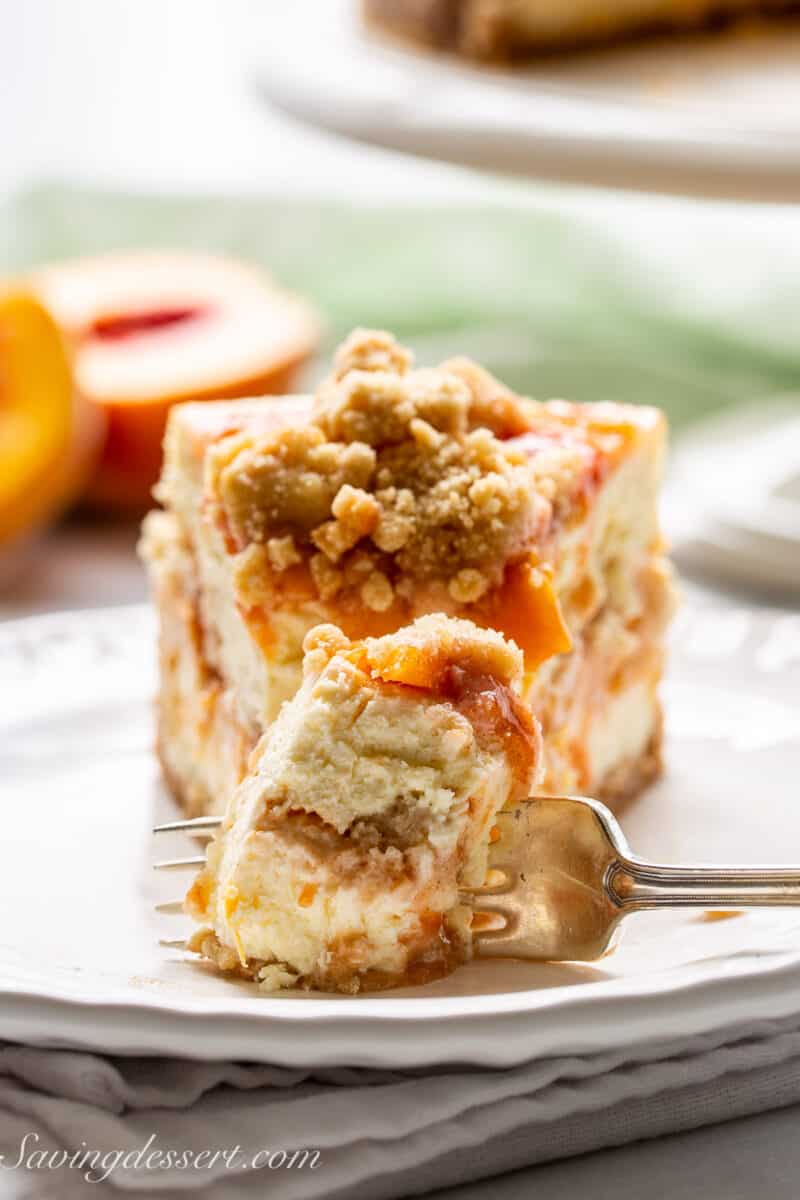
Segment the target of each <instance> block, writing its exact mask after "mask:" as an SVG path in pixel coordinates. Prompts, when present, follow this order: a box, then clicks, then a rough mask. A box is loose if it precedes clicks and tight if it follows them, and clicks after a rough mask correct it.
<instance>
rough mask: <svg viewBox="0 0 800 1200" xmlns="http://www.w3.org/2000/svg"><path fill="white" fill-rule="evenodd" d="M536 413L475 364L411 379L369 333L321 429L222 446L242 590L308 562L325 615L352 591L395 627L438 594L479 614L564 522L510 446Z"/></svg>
mask: <svg viewBox="0 0 800 1200" xmlns="http://www.w3.org/2000/svg"><path fill="white" fill-rule="evenodd" d="M530 411H531V402H529V401H525V400H521V399H520V398H519V397H516V396H514V395H513V393H511V392H509V391H508V389H506V388H504V387H503V386H502V385H501V384H499V383H497V381H496V380H494V379H492V377H491V376H490V375H489V374H488V373H487V372H485V371H483V370H481V368H479V367H477V366H475V365H474V364H472V363H470V362H468V361H466V360H454V361H453V362H452V363H450V364H446V365H445V366H443V367H441V368H437V369H417V370H414V369H412V366H411V356H410V354H409V353H408V351H406V350H404V349H403V348H402V347H401V346H399V345H398V344H397V343H396V342H395V340H394V338H392V337H391V336H390V335H389V334H387V333H377V332H371V331H364V330H360V331H357V332H356V333H354V334H352V335H351V336H350V338H348V340H347V341H346V342H345V343H344V345H343V346H342V347H341V348H340V350H339V352H338V353H337V355H336V358H335V365H334V371H333V374H332V375H331V376H330V377H329V378H328V379H327V380H326V381H325V382H324V383H323V384H322V386H321V387H320V389H319V391H318V393H317V396H316V400H315V406H314V411H313V415H312V419H311V421H310V423H308V424H306V425H304V426H302V427H300V428H289V429H286V428H284V429H279V430H276V431H273V432H268V433H264V434H261V435H250V436H248V435H243V434H237V435H235V436H232V437H229V438H225V439H223V440H222V441H220V442H219V443H218V444H217V445H216V446H214V447H212V449H211V450H210V452H209V455H208V460H207V464H206V469H207V474H206V484H207V490H208V493H209V494H210V495H211V497H212V498H213V499H214V500H215V501H216V503H217V505H218V507H219V515H220V517H221V523H222V524H223V526H224V528H225V530H226V532H227V533H228V535H229V536H230V538H231V539H232V541H233V545H234V547H235V548H236V549H237V550H238V551H239V552H240V553H243V554H244V555H245V556H247V557H246V559H245V560H244V563H245V565H244V570H243V576H244V577H245V578H249V577H251V576H252V574H253V570H252V568H253V565H254V563H255V561H256V557H257V558H258V561H259V562H261V563H264V564H266V565H268V567H270V568H271V569H272V571H274V572H278V573H280V572H282V571H284V570H286V569H287V567H289V566H293V565H295V564H298V563H300V562H305V563H306V564H307V566H308V569H309V571H310V575H311V579H312V581H313V585H314V587H315V588H316V590H317V593H318V595H319V596H320V597H321V598H322V599H323V600H330V599H332V598H333V597H335V596H337V595H339V594H340V593H343V592H348V591H349V592H352V593H353V594H354V595H357V596H358V597H360V600H361V602H362V603H363V604H364V605H365V606H366V607H367V608H369V609H371V610H372V611H374V612H376V613H382V612H385V611H387V610H388V609H389V608H391V606H392V604H393V603H394V601H395V599H396V597H397V596H398V595H401V596H402V595H404V594H405V595H408V594H410V592H411V590H413V587H414V585H415V584H416V583H418V582H434V581H436V582H439V583H441V584H442V585H443V587H444V589H446V590H447V591H448V592H449V595H450V596H451V598H452V599H453V600H454V601H455V602H457V603H461V604H468V603H472V602H474V601H476V600H478V599H480V597H481V596H483V595H484V593H485V592H486V591H487V590H488V589H489V588H490V587H492V586H494V585H496V584H498V583H499V582H500V581H501V580H502V577H503V571H504V568H505V565H506V564H507V563H508V562H509V561H511V560H514V559H515V558H520V557H522V556H524V555H526V554H527V553H528V552H529V550H530V548H531V546H532V544H533V543H534V542H535V541H536V540H537V538H540V537H541V536H542V535H543V534H544V532H545V531H546V529H547V526H548V522H549V520H550V518H551V516H552V506H551V504H550V500H549V499H548V498H547V496H546V495H545V494H544V491H543V490H540V489H537V488H536V487H535V486H532V474H531V469H530V463H529V455H528V454H526V452H525V449H524V447H522V448H520V447H517V446H515V445H514V444H513V442H512V441H509V440H508V439H513V438H514V437H516V436H517V435H519V434H520V433H521V432H522V431H524V430H525V429H527V428H529V425H530ZM254 545H255V546H259V547H261V546H263V547H265V550H264V552H263V553H261V552H259V553H258V554H257V555H256V556H254V554H253V551H252V549H251V548H252V547H253V546H254ZM240 573H241V572H240ZM250 590H251V591H252V587H251V589H250Z"/></svg>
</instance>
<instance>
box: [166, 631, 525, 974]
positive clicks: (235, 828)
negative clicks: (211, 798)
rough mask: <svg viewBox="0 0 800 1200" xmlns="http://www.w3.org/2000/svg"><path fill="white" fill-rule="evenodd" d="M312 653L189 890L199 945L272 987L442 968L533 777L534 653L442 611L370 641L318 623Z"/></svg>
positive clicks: (458, 952) (461, 946) (463, 949)
mask: <svg viewBox="0 0 800 1200" xmlns="http://www.w3.org/2000/svg"><path fill="white" fill-rule="evenodd" d="M304 649H305V655H304V662H303V675H304V679H303V683H302V685H301V687H300V689H299V691H298V692H297V694H296V695H295V697H294V699H293V700H291V701H290V702H289V703H288V704H286V705H285V706H284V707H283V709H282V710H281V713H280V715H279V717H278V719H277V720H276V721H275V722H274V724H273V725H272V726H271V727H270V728H269V730H268V731H267V732H266V733H265V734H264V736H263V737H262V739H261V740H260V741H259V743H258V745H257V747H256V749H255V751H254V752H253V754H252V757H251V759H250V765H249V769H248V771H247V774H246V775H245V777H244V779H243V781H242V783H241V784H240V785H239V787H238V789H237V790H236V791H235V793H234V795H233V798H232V800H231V801H230V803H229V805H228V809H227V812H226V815H225V819H224V822H223V825H222V829H221V831H220V832H219V834H218V835H217V836H216V838H215V840H214V841H213V842H212V844H211V845H210V847H209V850H208V852H207V866H206V868H205V869H204V870H203V871H202V872H201V874H200V875H199V877H198V879H197V880H196V882H195V883H194V885H193V887H192V889H191V891H190V892H189V894H188V897H187V909H188V911H189V913H190V914H191V915H192V916H193V917H194V918H195V919H196V920H197V921H199V922H201V923H202V924H203V926H204V928H202V929H201V930H200V931H198V932H197V933H196V934H195V936H194V938H193V940H192V942H191V948H192V949H194V950H197V951H198V952H199V953H201V954H203V955H205V956H207V957H208V958H210V959H212V960H213V961H214V962H215V963H216V964H217V965H218V966H219V967H220V968H222V969H223V970H230V971H235V972H237V973H239V974H243V975H246V976H248V977H252V978H255V979H258V980H259V982H260V983H261V985H262V986H263V987H264V988H266V989H273V988H276V987H283V986H291V985H292V984H298V985H301V986H306V987H314V988H320V989H323V990H331V991H344V992H357V991H359V990H362V989H375V988H383V987H391V986H396V985H398V984H404V983H420V982H424V981H425V980H428V979H431V978H434V977H436V976H439V975H442V974H445V973H446V972H447V971H449V970H451V969H452V968H453V967H454V966H456V965H457V964H458V963H459V962H462V961H464V960H465V959H467V958H468V957H469V954H470V941H471V932H470V910H469V909H468V908H466V907H465V906H463V905H462V904H460V903H459V888H460V887H469V886H471V885H472V886H474V885H479V884H481V883H482V882H483V880H484V877H485V875H486V867H487V853H488V846H489V842H490V839H491V837H492V829H493V824H494V817H495V814H496V813H497V812H498V810H499V809H501V808H503V807H504V806H505V805H506V804H509V803H514V801H515V800H519V799H521V798H522V797H524V796H526V795H528V794H529V792H530V790H531V787H532V786H533V785H534V784H535V782H536V778H537V773H538V768H539V764H540V760H541V736H540V732H539V727H538V724H537V723H536V721H535V720H534V718H533V717H532V716H531V713H530V710H529V709H528V708H527V706H526V705H524V704H523V703H522V701H521V699H520V694H519V693H520V688H521V684H522V677H523V658H522V654H521V652H520V651H519V650H518V649H517V648H516V646H514V645H513V644H511V643H510V642H508V641H506V640H505V639H504V638H503V637H502V636H501V635H500V634H498V633H496V632H494V631H493V630H488V629H481V628H479V627H478V626H476V625H473V624H472V623H471V622H468V621H461V620H456V619H453V618H449V617H445V616H442V615H430V616H425V617H421V618H420V619H419V620H417V621H416V622H415V623H414V624H413V625H411V626H407V627H405V628H403V629H401V630H399V631H398V632H396V633H393V634H387V635H385V636H384V637H381V638H367V639H366V640H364V641H357V642H351V641H349V640H348V638H347V637H345V635H344V634H343V633H342V632H341V631H340V630H339V629H337V628H336V627H335V626H332V625H321V626H318V627H317V628H316V629H314V630H312V631H311V632H310V633H309V634H308V635H307V636H306V638H305V647H304Z"/></svg>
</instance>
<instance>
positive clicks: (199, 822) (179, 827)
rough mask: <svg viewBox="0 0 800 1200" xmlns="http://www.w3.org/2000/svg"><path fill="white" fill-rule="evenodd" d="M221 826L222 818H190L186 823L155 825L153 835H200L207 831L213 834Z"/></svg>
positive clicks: (172, 822)
mask: <svg viewBox="0 0 800 1200" xmlns="http://www.w3.org/2000/svg"><path fill="white" fill-rule="evenodd" d="M221 824H222V817H192V818H191V819H190V820H186V821H167V822H166V824H165V825H156V827H155V829H154V830H153V833H202V832H203V831H204V830H209V831H210V832H212V833H213V831H214V830H215V829H219V827H220V825H221Z"/></svg>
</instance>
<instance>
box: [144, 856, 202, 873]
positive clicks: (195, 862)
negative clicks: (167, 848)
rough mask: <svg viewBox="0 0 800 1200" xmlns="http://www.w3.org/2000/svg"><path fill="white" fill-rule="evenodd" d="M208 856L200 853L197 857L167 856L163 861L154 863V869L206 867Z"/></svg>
mask: <svg viewBox="0 0 800 1200" xmlns="http://www.w3.org/2000/svg"><path fill="white" fill-rule="evenodd" d="M205 863H206V856H205V855H204V854H200V855H198V856H197V857H196V858H165V859H162V861H161V862H157V863H153V870H154V871H180V870H181V869H182V868H184V867H204V866H205Z"/></svg>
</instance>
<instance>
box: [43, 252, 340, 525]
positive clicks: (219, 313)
mask: <svg viewBox="0 0 800 1200" xmlns="http://www.w3.org/2000/svg"><path fill="white" fill-rule="evenodd" d="M33 283H34V286H35V287H36V289H37V290H38V292H39V294H40V295H41V296H42V297H43V298H44V300H45V302H46V303H47V305H48V306H49V307H50V308H51V310H52V312H53V313H54V314H55V316H56V319H57V320H58V321H59V323H60V324H61V327H62V329H63V330H64V332H65V333H66V334H67V336H68V338H69V339H70V341H71V343H72V345H73V346H74V348H75V371H76V378H77V383H78V387H79V390H80V391H81V393H82V395H84V396H85V397H86V398H87V399H88V400H90V401H91V402H92V403H94V404H95V405H96V406H97V407H98V408H100V409H102V411H103V412H104V413H105V414H106V416H107V418H108V435H107V440H106V445H105V449H104V453H103V458H102V462H101V465H100V469H99V471H98V473H97V476H96V478H95V479H94V481H93V483H92V486H91V488H90V492H89V499H90V501H92V502H93V503H95V504H97V505H99V506H102V507H110V508H116V509H139V508H142V507H145V506H146V505H148V504H149V503H150V492H151V488H152V486H153V484H154V483H155V481H156V479H157V477H158V473H159V470H160V466H161V441H162V438H163V435H164V426H165V423H166V417H167V412H168V409H169V407H170V405H172V404H174V403H175V402H176V401H179V400H207V399H220V398H235V397H239V396H248V395H259V394H263V393H277V392H284V391H288V390H289V389H290V387H291V383H292V378H293V376H294V375H295V373H296V371H297V370H298V368H299V367H300V366H301V365H302V364H303V363H304V362H305V361H306V359H307V358H308V356H309V355H310V354H311V352H312V351H313V350H314V348H315V346H316V344H317V340H318V335H319V326H318V322H317V319H316V316H315V315H314V313H313V312H312V310H311V309H310V307H309V306H308V305H307V304H306V303H305V302H304V301H302V300H299V299H298V298H296V297H295V296H292V295H290V294H289V293H288V292H285V291H283V290H281V289H279V288H278V287H277V286H276V285H275V284H274V283H273V282H272V280H271V279H270V278H269V276H267V275H266V274H265V273H263V272H261V271H258V270H256V269H254V268H250V267H246V266H244V265H242V264H240V263H236V262H231V261H228V260H227V259H222V258H215V257H211V256H208V255H201V254H191V253H178V252H169V253H160V252H129V253H121V254H114V255H105V256H101V257H97V258H88V259H79V260H75V261H72V262H65V263H57V264H54V265H52V266H49V267H45V268H43V269H41V270H39V271H38V272H36V273H35V275H34V276H33Z"/></svg>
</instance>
